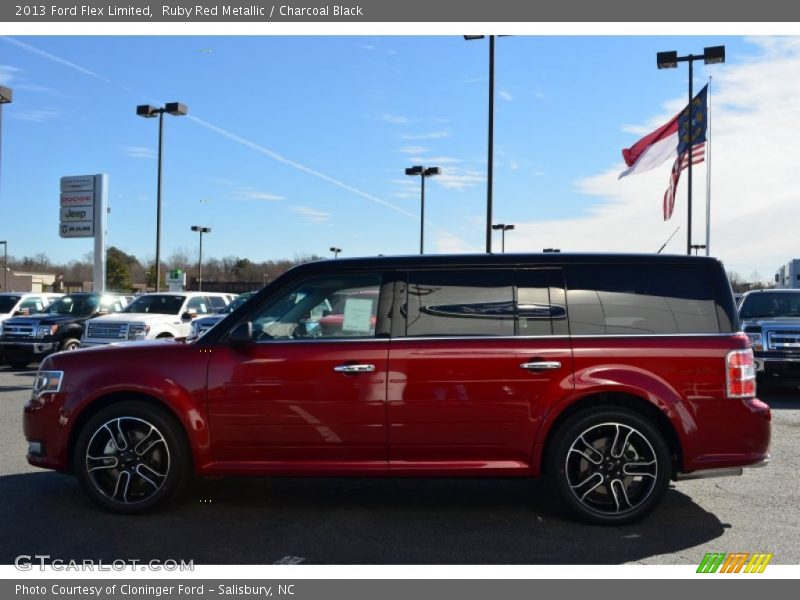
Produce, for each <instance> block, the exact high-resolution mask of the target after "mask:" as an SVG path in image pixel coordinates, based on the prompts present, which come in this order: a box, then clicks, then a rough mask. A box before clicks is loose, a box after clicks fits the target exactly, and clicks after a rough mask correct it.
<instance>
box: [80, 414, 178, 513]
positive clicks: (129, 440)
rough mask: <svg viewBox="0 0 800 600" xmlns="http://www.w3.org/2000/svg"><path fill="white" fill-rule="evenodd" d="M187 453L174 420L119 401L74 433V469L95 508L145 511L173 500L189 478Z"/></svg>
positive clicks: (128, 511) (118, 511) (166, 415)
mask: <svg viewBox="0 0 800 600" xmlns="http://www.w3.org/2000/svg"><path fill="white" fill-rule="evenodd" d="M189 465H190V457H189V449H188V447H187V443H186V438H185V435H184V433H183V431H182V429H181V427H180V425H179V424H178V423H177V421H176V419H175V418H174V417H173V416H172V415H170V414H169V413H167V411H166V410H163V409H161V408H158V407H156V406H152V405H150V404H148V403H146V402H136V401H124V402H119V403H116V404H112V405H110V406H108V407H107V408H104V409H103V410H101V411H99V412H98V413H97V414H95V415H93V416H92V417H91V418H90V419H89V420H88V421H87V422H86V423H85V425H84V426H83V428H82V429H81V431H80V433H79V434H78V439H77V443H76V444H75V449H74V454H73V466H74V469H75V473H76V475H77V477H78V480H79V481H80V483H81V486H82V487H83V489H84V490H85V491H86V492H87V493H88V494H89V496H90V497H91V499H92V500H94V502H95V503H97V504H98V505H100V506H101V507H102V508H105V509H106V510H110V511H112V512H117V513H127V514H131V513H141V512H146V511H148V510H150V509H152V508H154V507H156V506H157V505H160V504H162V503H164V502H166V501H167V500H169V499H171V498H173V497H174V496H175V495H176V493H177V492H179V491H180V489H181V488H182V487H183V485H184V483H185V482H186V479H187V478H188V475H189Z"/></svg>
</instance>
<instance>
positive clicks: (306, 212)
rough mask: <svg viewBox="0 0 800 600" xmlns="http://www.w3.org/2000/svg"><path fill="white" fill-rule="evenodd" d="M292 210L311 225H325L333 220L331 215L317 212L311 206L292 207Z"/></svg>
mask: <svg viewBox="0 0 800 600" xmlns="http://www.w3.org/2000/svg"><path fill="white" fill-rule="evenodd" d="M291 210H292V212H294V213H297V214H298V215H300V216H301V217H303V218H304V219H305V220H306V221H308V222H309V223H325V222H327V221H330V219H331V213H327V212H324V211H321V210H316V209H314V208H311V207H309V206H292V207H291Z"/></svg>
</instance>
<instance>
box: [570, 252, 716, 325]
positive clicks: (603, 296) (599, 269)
mask: <svg viewBox="0 0 800 600" xmlns="http://www.w3.org/2000/svg"><path fill="white" fill-rule="evenodd" d="M566 282H567V306H568V308H569V324H570V330H571V333H572V335H614V334H621V335H637V334H639V335H648V334H681V333H719V331H720V325H719V320H718V315H717V311H718V307H717V303H716V301H715V298H716V293H715V288H714V284H715V280H714V278H713V277H711V273H709V269H707V268H706V267H705V266H703V265H697V266H695V265H685V264H683V265H670V264H658V265H655V264H653V265H648V264H637V265H628V264H586V265H568V266H567V268H566Z"/></svg>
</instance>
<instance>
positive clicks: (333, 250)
mask: <svg viewBox="0 0 800 600" xmlns="http://www.w3.org/2000/svg"><path fill="white" fill-rule="evenodd" d="M341 251H342V249H341V248H337V247H336V246H331V252H333V258H339V252H341Z"/></svg>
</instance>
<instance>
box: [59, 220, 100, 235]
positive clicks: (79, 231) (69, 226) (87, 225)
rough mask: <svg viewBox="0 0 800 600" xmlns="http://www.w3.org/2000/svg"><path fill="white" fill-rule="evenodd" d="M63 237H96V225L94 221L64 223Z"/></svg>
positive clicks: (62, 228) (62, 227)
mask: <svg viewBox="0 0 800 600" xmlns="http://www.w3.org/2000/svg"><path fill="white" fill-rule="evenodd" d="M61 237H64V238H67V237H94V223H93V222H92V221H76V222H74V223H64V222H62V223H61Z"/></svg>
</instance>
